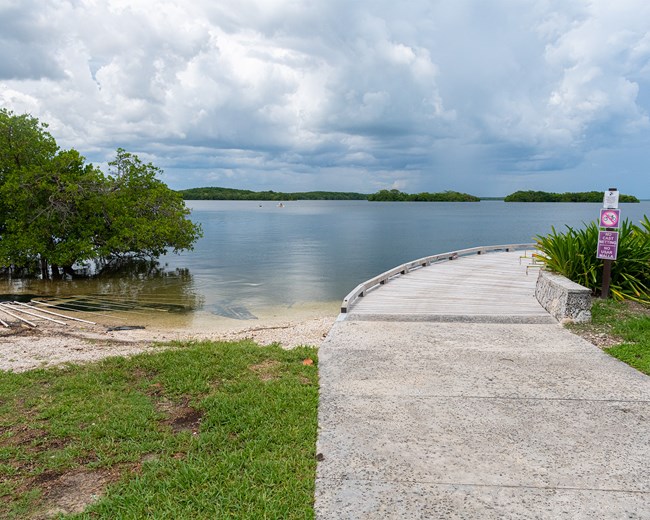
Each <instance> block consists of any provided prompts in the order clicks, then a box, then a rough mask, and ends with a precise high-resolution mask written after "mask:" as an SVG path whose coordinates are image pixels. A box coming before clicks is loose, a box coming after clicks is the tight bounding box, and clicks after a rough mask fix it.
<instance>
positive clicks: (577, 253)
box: [536, 216, 650, 303]
mask: <svg viewBox="0 0 650 520" xmlns="http://www.w3.org/2000/svg"><path fill="white" fill-rule="evenodd" d="M598 231H599V228H598V224H597V222H590V223H589V224H587V225H586V227H585V228H584V229H574V228H572V227H569V226H567V231H566V232H565V233H558V232H557V231H556V230H555V228H552V232H551V233H550V234H549V235H546V236H540V235H538V236H537V237H536V242H537V247H538V249H539V251H540V253H541V259H542V261H543V262H544V264H545V268H546V269H548V270H549V271H553V272H556V273H558V274H561V275H563V276H566V277H567V278H569V279H570V280H573V281H574V282H576V283H579V284H580V285H583V286H585V287H588V288H590V289H591V290H592V291H593V292H594V293H595V294H596V293H598V292H599V291H600V288H601V286H602V273H603V260H600V259H598V258H596V250H597V247H598ZM610 290H611V294H612V296H613V297H614V298H615V299H617V300H625V299H627V300H635V301H638V302H645V303H650V220H648V217H647V216H644V217H643V220H642V221H641V225H640V226H636V225H634V224H632V223H630V221H629V220H625V221H623V223H622V225H621V229H620V231H619V242H618V255H617V260H616V261H615V262H613V263H612V280H611V283H610Z"/></svg>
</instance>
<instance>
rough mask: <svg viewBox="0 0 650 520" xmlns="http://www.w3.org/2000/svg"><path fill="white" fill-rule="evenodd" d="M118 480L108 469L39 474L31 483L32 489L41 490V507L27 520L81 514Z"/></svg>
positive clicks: (115, 474) (114, 473)
mask: <svg viewBox="0 0 650 520" xmlns="http://www.w3.org/2000/svg"><path fill="white" fill-rule="evenodd" d="M118 479H119V473H118V472H116V471H108V470H102V471H99V470H97V471H88V470H74V471H70V472H66V473H53V472H45V473H42V474H41V475H39V476H37V477H35V478H34V479H33V481H32V485H33V486H38V487H39V488H40V489H41V490H42V499H41V504H42V506H41V507H40V508H39V511H38V512H36V513H34V515H32V516H31V519H34V520H45V519H49V518H56V517H57V516H58V515H61V514H72V513H81V512H82V511H83V510H84V509H85V508H86V507H87V506H89V505H90V504H92V503H93V502H95V501H97V500H98V499H99V498H100V497H101V496H102V495H103V493H104V491H105V489H106V487H107V486H108V485H109V484H110V483H112V482H115V481H116V480H118Z"/></svg>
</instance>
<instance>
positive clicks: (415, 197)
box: [178, 187, 639, 202]
mask: <svg viewBox="0 0 650 520" xmlns="http://www.w3.org/2000/svg"><path fill="white" fill-rule="evenodd" d="M178 193H180V194H181V195H182V197H183V199H185V200H255V201H265V200H270V201H294V200H368V201H371V202H478V201H481V200H504V201H505V202H602V200H603V192H602V191H587V192H573V193H552V192H545V191H516V192H514V193H512V194H510V195H508V196H506V197H477V196H475V195H470V194H468V193H461V192H458V191H449V190H448V191H443V192H439V193H429V192H422V193H413V194H409V193H403V192H401V191H399V190H396V189H393V190H379V191H378V192H376V193H372V194H367V193H356V192H338V191H308V192H290V193H287V192H279V191H277V192H276V191H252V190H238V189H234V188H221V187H203V188H189V189H185V190H179V191H178ZM619 201H620V202H639V199H637V198H636V197H634V196H632V195H624V194H621V195H620V199H619Z"/></svg>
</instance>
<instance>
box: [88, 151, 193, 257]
mask: <svg viewBox="0 0 650 520" xmlns="http://www.w3.org/2000/svg"><path fill="white" fill-rule="evenodd" d="M109 166H110V170H109V176H108V183H107V189H106V190H105V193H104V197H103V200H102V206H103V208H104V214H103V217H104V219H103V226H104V227H103V233H101V234H100V235H98V237H97V240H96V246H97V252H98V253H99V254H100V256H104V257H106V256H124V255H136V256H139V257H157V256H159V255H161V254H163V253H164V252H165V251H166V250H167V249H168V248H170V249H172V250H173V251H174V252H178V251H180V250H183V249H191V248H192V245H193V244H194V242H195V241H196V240H197V239H198V238H199V236H200V228H199V227H198V226H197V225H196V224H193V223H192V222H191V221H190V220H188V219H187V218H186V217H187V215H189V213H190V211H189V209H187V208H186V207H185V203H184V202H183V198H182V197H181V195H180V194H178V193H176V192H174V191H172V190H170V189H169V188H168V187H167V185H166V184H165V183H163V182H162V181H160V180H158V179H157V178H156V176H157V175H158V174H160V173H161V170H160V169H159V168H157V167H156V166H154V165H153V164H151V163H148V164H144V163H143V162H142V161H140V159H139V158H138V157H137V156H136V155H133V154H130V153H128V152H126V151H125V150H123V149H121V148H120V149H118V150H117V156H116V158H115V160H114V161H112V162H110V163H109Z"/></svg>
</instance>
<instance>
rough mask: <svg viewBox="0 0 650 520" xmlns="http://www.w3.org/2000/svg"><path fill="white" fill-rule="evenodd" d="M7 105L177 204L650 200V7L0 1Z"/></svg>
mask: <svg viewBox="0 0 650 520" xmlns="http://www.w3.org/2000/svg"><path fill="white" fill-rule="evenodd" d="M0 106H3V107H6V108H9V109H12V110H13V111H15V112H17V113H23V112H29V113H31V114H32V115H34V116H36V117H38V118H39V119H40V120H41V121H43V122H47V123H49V125H50V131H51V133H52V134H53V135H54V137H55V138H56V140H57V142H58V143H59V145H60V146H61V147H63V148H75V149H77V150H79V151H80V152H81V153H82V154H83V155H84V156H86V158H87V159H88V160H89V161H90V162H93V163H96V164H103V163H105V162H106V161H107V160H109V159H110V158H111V157H112V156H113V155H114V152H115V149H116V148H117V147H123V148H125V149H127V150H128V151H131V152H134V153H137V154H138V155H140V157H141V158H142V159H145V160H147V161H152V162H153V163H154V164H156V165H158V166H160V167H162V168H163V169H164V171H165V173H164V176H163V180H165V182H167V183H168V184H169V185H170V187H172V188H176V189H180V188H188V187H198V186H224V187H232V188H245V189H254V190H263V189H272V190H275V191H306V190H335V191H359V192H364V193H371V192H375V191H377V190H379V189H383V188H397V189H400V190H402V191H406V192H409V193H414V192H419V191H443V190H459V191H465V192H469V193H472V194H475V195H484V196H488V195H495V196H496V195H504V194H507V193H510V192H512V191H515V190H518V189H541V190H547V191H585V190H592V189H593V190H601V189H602V190H604V189H606V188H608V187H610V186H616V187H618V188H619V189H620V190H621V191H622V192H624V193H632V194H635V195H638V196H640V197H644V198H650V174H649V172H648V168H649V166H650V119H649V114H650V2H648V0H616V1H612V0H594V1H586V0H572V1H567V0H437V1H436V0H409V1H404V2H398V1H395V0H390V1H384V0H357V1H354V0H0Z"/></svg>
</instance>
